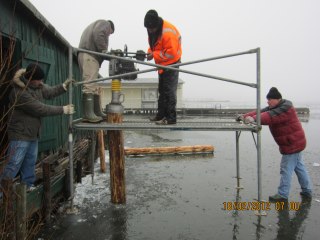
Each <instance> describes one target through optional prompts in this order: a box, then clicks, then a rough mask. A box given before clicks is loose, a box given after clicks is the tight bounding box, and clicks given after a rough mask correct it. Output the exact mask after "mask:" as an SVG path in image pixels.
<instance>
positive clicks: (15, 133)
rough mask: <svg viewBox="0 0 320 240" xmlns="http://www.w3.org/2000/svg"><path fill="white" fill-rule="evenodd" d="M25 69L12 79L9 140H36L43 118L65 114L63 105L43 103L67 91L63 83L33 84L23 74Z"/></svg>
mask: <svg viewBox="0 0 320 240" xmlns="http://www.w3.org/2000/svg"><path fill="white" fill-rule="evenodd" d="M25 71H26V70H25V69H20V70H18V71H17V72H16V74H15V76H14V78H13V79H12V87H13V89H12V90H11V92H10V95H9V99H10V108H11V116H10V117H9V120H8V137H9V140H23V141H30V140H36V139H38V138H39V135H40V127H41V118H42V117H46V116H52V115H60V114H63V107H62V106H51V105H46V104H44V103H43V100H44V99H51V98H54V97H56V96H59V95H61V94H62V93H65V92H66V91H65V90H64V88H63V85H62V84H60V85H57V86H54V87H50V86H48V85H46V84H43V85H42V86H41V87H35V86H33V85H32V84H31V83H30V82H28V80H26V79H25V78H24V76H23V74H24V73H25Z"/></svg>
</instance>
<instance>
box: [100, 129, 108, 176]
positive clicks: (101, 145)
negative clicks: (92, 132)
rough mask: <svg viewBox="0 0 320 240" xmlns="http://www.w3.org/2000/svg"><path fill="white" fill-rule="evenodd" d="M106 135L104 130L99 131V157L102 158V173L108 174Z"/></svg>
mask: <svg viewBox="0 0 320 240" xmlns="http://www.w3.org/2000/svg"><path fill="white" fill-rule="evenodd" d="M103 135H104V133H103V130H99V131H98V145H99V156H100V171H101V172H103V173H105V172H106V169H107V167H106V157H105V149H104V136H103Z"/></svg>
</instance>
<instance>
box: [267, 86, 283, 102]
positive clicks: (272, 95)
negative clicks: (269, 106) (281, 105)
mask: <svg viewBox="0 0 320 240" xmlns="http://www.w3.org/2000/svg"><path fill="white" fill-rule="evenodd" d="M281 98H282V96H281V93H280V92H279V91H278V89H277V88H275V87H272V88H270V90H269V92H268V94H267V99H281Z"/></svg>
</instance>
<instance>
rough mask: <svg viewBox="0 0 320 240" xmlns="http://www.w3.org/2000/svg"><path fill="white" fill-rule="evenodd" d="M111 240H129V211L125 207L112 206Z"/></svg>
mask: <svg viewBox="0 0 320 240" xmlns="http://www.w3.org/2000/svg"><path fill="white" fill-rule="evenodd" d="M110 225H111V228H110V230H111V231H110V235H111V237H110V238H109V239H111V240H125V239H127V209H126V207H125V206H120V207H119V206H112V209H111V215H110Z"/></svg>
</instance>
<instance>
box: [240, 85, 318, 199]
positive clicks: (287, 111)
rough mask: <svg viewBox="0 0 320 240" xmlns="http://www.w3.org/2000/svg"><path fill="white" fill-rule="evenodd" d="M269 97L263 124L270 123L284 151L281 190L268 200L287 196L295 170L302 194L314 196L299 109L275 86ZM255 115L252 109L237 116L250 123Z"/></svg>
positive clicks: (277, 141)
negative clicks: (304, 157) (305, 160)
mask: <svg viewBox="0 0 320 240" xmlns="http://www.w3.org/2000/svg"><path fill="white" fill-rule="evenodd" d="M267 99H268V105H269V106H268V107H266V108H263V109H262V110H261V124H262V125H269V129H270V132H271V134H272V136H273V138H274V140H275V141H276V143H277V144H278V146H279V151H280V153H281V154H282V159H281V164H280V175H281V179H280V185H279V187H278V193H277V194H275V195H273V196H270V197H269V201H272V202H276V201H287V200H288V197H289V192H290V187H291V179H292V174H293V171H294V172H295V173H296V175H297V177H298V181H299V184H300V186H301V192H300V194H301V196H302V197H304V198H309V199H311V197H312V189H311V180H310V177H309V174H308V172H307V170H306V168H305V165H304V162H303V155H302V151H303V150H304V149H305V147H306V144H307V141H306V137H305V134H304V130H303V128H302V125H301V122H300V120H299V118H298V115H297V112H296V110H295V108H294V106H293V105H292V102H291V101H289V100H286V99H282V95H281V93H280V92H279V91H278V89H277V88H275V87H272V88H271V89H270V91H269V92H268V94H267ZM256 117H257V116H256V112H255V111H253V112H249V113H246V114H244V115H240V116H238V117H237V120H238V121H241V120H242V121H244V123H246V124H249V123H252V122H255V121H256Z"/></svg>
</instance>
